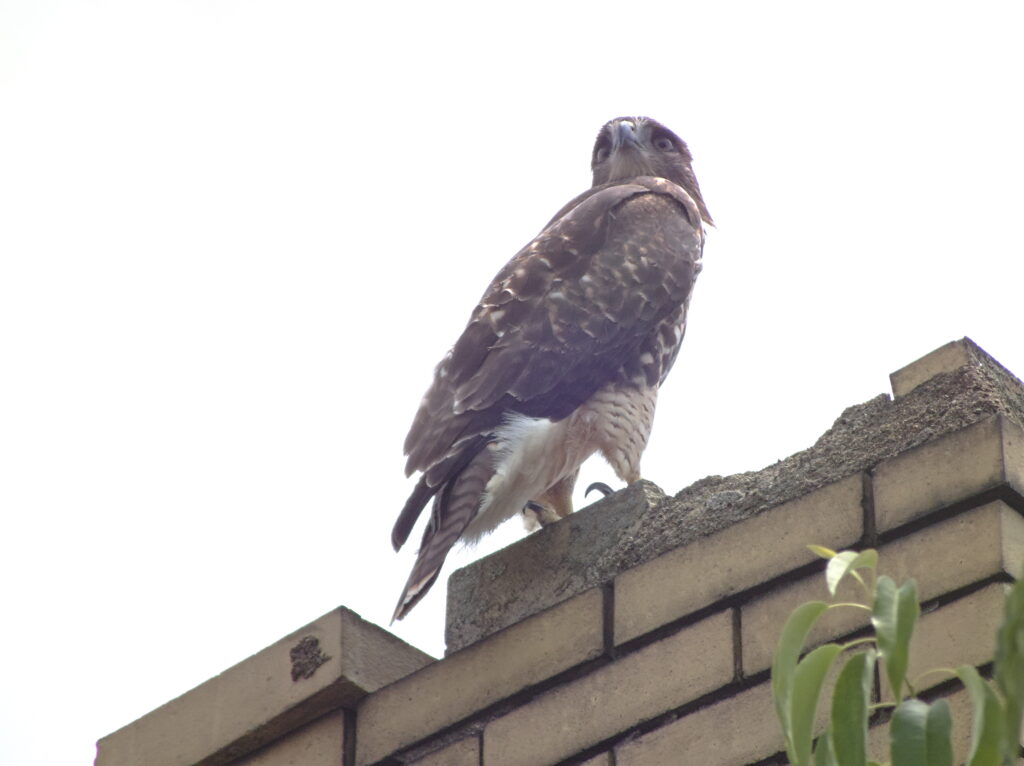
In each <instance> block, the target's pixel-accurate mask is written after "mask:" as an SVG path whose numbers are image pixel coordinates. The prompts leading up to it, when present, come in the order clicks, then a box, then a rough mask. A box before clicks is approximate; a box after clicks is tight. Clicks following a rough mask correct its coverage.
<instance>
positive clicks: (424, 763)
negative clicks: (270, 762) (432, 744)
mask: <svg viewBox="0 0 1024 766" xmlns="http://www.w3.org/2000/svg"><path fill="white" fill-rule="evenodd" d="M303 766H305V764H303ZM410 766H480V737H469V738H467V739H462V740H459V741H458V742H455V743H454V744H451V745H448V746H447V747H443V748H441V749H440V750H437V751H436V752H433V753H431V754H430V755H428V756H425V757H423V758H420V759H419V760H418V761H413V762H412V763H411V764H410Z"/></svg>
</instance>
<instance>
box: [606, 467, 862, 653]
mask: <svg viewBox="0 0 1024 766" xmlns="http://www.w3.org/2000/svg"><path fill="white" fill-rule="evenodd" d="M861 499H862V475H861V474H854V475H852V476H849V477H847V478H846V479H843V480H841V481H838V482H835V483H834V484H830V485H828V486H826V487H822V488H821V489H819V490H817V491H815V492H811V493H809V494H807V495H804V496H803V497H800V498H797V499H796V500H792V501H790V502H788V503H783V504H782V505H779V506H777V507H775V508H772V509H769V510H767V511H764V512H763V513H761V514H759V515H757V516H754V517H752V518H750V519H747V520H746V521H743V522H740V523H738V524H735V525H733V526H731V527H727V528H726V529H723V530H721V531H720V532H718V533H716V534H713V535H710V536H709V537H706V538H704V539H702V540H699V541H697V542H696V543H694V544H691V545H686V546H683V547H681V548H677V549H675V550H673V551H670V552H668V553H666V554H664V555H662V556H659V557H658V558H656V559H653V560H651V561H648V562H647V563H645V564H641V565H640V566H638V567H635V568H633V569H629V570H627V571H625V572H623V573H622V574H620V575H619V576H618V577H616V578H615V642H616V644H621V643H622V642H624V641H628V640H630V639H632V638H635V637H636V636H639V635H642V634H644V633H646V632H648V631H650V630H652V629H654V628H656V627H658V626H660V625H663V624H665V623H666V622H669V621H671V620H673V619H675V618H677V617H681V616H683V615H685V614H689V613H690V612H694V611H696V610H697V609H700V608H702V607H705V606H707V605H708V604H712V603H714V602H715V601H717V600H718V599H721V598H723V597H725V596H728V595H731V594H733V593H738V592H739V591H742V590H744V589H745V588H749V587H752V586H754V585H757V584H758V583H761V582H764V581H765V580H766V579H769V578H771V577H774V576H776V575H779V574H782V573H784V572H787V571H789V570H791V569H794V568H796V567H798V566H800V565H802V564H806V563H807V562H809V561H813V560H814V559H815V558H816V557H815V555H814V554H813V553H811V552H810V551H809V550H807V547H806V544H807V543H809V542H816V543H818V544H820V545H827V546H830V547H837V548H842V547H845V546H849V545H852V544H853V543H855V542H856V541H857V540H859V539H860V538H861V536H862V533H863V509H862V506H861ZM769 542H770V544H769Z"/></svg>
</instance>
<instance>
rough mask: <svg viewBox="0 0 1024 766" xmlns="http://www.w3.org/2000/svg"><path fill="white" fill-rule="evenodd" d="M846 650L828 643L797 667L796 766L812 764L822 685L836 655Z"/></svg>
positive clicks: (794, 707)
mask: <svg viewBox="0 0 1024 766" xmlns="http://www.w3.org/2000/svg"><path fill="white" fill-rule="evenodd" d="M840 651H842V647H841V646H840V645H839V644H825V645H824V646H819V647H818V648H817V649H815V650H814V651H812V652H811V653H810V654H808V655H807V656H806V657H804V658H803V659H802V660H800V663H799V664H798V665H797V666H796V672H795V673H794V674H793V696H792V703H791V707H790V716H791V718H790V720H791V723H792V746H793V757H792V758H791V759H790V760H791V764H792V766H803V764H810V762H811V743H812V741H813V734H814V718H815V714H816V713H817V711H818V698H819V697H820V696H821V685H822V683H824V681H825V675H826V674H827V673H828V669H829V668H830V667H832V662H833V660H835V658H836V655H838V654H839V652H840Z"/></svg>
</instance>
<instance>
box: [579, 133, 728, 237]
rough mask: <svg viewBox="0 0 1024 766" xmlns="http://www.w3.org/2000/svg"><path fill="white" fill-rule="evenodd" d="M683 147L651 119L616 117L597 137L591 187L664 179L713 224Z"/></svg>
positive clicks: (592, 160) (691, 160) (685, 149)
mask: <svg viewBox="0 0 1024 766" xmlns="http://www.w3.org/2000/svg"><path fill="white" fill-rule="evenodd" d="M692 162H693V157H692V155H691V154H690V150H689V149H688V148H687V146H686V143H685V142H684V141H683V140H682V139H681V138H679V136H677V135H676V134H675V133H673V132H672V131H671V130H669V129H668V128H666V127H665V126H664V125H662V124H661V123H660V122H658V121H657V120H652V119H651V118H650V117H616V118H615V119H614V120H610V121H609V122H607V123H605V125H604V127H603V128H601V132H600V133H598V134H597V141H596V142H595V143H594V154H593V157H592V158H591V161H590V167H591V169H593V171H594V186H601V185H602V184H606V183H612V182H615V181H627V180H629V179H631V178H636V177H637V176H657V177H658V178H666V179H668V180H669V181H672V182H673V183H675V184H678V185H679V186H681V187H683V188H684V189H685V190H686V191H687V192H688V193H689V195H690V196H691V197H692V198H693V201H694V202H696V203H697V208H698V209H699V210H700V217H701V218H703V219H704V221H705V222H706V223H709V224H713V223H714V222H713V221H712V220H711V215H710V214H709V213H708V209H707V207H705V205H704V199H703V197H701V195H700V186H699V185H698V184H697V177H696V176H695V175H694V174H693V167H692Z"/></svg>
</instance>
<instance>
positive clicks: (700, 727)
mask: <svg viewBox="0 0 1024 766" xmlns="http://www.w3.org/2000/svg"><path fill="white" fill-rule="evenodd" d="M741 732H742V734H741ZM783 748H784V745H783V740H782V730H781V729H780V728H779V722H778V719H777V718H776V717H775V707H774V704H773V703H772V694H771V685H770V684H768V683H763V684H761V685H760V686H756V687H754V688H753V689H747V690H746V691H742V692H740V693H739V694H737V695H735V696H734V697H729V698H728V699H725V700H722V701H721V702H718V703H715V704H714V705H710V706H708V707H705V708H701V709H700V710H697V711H694V712H693V713H690V714H689V715H688V716H685V717H683V718H680V719H678V720H676V721H673V722H672V723H670V724H668V725H666V726H662V727H661V728H660V729H655V730H654V731H651V732H648V733H647V734H644V735H643V736H640V737H637V738H636V739H632V740H630V741H629V742H626V743H625V744H624V745H620V746H619V747H618V748H616V750H615V758H616V764H617V766H664V765H665V764H669V763H682V762H685V763H695V764H703V766H744V764H747V763H753V762H754V761H759V760H761V759H762V758H765V757H767V756H769V755H771V754H772V753H776V752H778V751H779V750H782V749H783ZM683 754H685V759H684V758H682V755H683Z"/></svg>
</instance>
